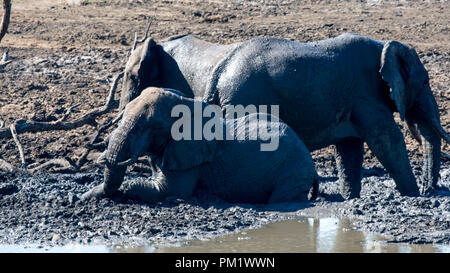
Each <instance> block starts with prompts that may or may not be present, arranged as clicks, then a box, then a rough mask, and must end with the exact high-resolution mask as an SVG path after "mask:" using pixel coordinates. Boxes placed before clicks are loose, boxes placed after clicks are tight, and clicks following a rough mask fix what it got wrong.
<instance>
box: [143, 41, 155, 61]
mask: <svg viewBox="0 0 450 273" xmlns="http://www.w3.org/2000/svg"><path fill="white" fill-rule="evenodd" d="M154 46H156V42H155V40H153V39H152V38H147V40H145V41H144V43H143V44H142V51H141V63H142V62H143V61H145V59H146V58H148V57H150V55H151V54H150V53H151V50H152V48H153V47H154Z"/></svg>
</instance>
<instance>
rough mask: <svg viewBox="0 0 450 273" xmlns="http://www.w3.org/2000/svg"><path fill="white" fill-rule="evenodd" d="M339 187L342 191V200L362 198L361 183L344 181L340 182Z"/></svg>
mask: <svg viewBox="0 0 450 273" xmlns="http://www.w3.org/2000/svg"><path fill="white" fill-rule="evenodd" d="M339 187H340V190H341V195H342V198H344V199H345V200H350V199H355V198H359V197H360V192H361V183H360V182H359V181H357V182H355V181H354V182H353V183H352V182H349V181H345V180H343V179H340V180H339Z"/></svg>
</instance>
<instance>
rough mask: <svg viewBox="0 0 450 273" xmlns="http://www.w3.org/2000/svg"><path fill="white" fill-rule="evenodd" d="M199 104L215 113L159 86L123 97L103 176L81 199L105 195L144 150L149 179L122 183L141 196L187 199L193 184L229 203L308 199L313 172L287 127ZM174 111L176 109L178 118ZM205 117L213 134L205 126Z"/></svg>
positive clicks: (153, 199) (313, 186)
mask: <svg viewBox="0 0 450 273" xmlns="http://www.w3.org/2000/svg"><path fill="white" fill-rule="evenodd" d="M208 107H209V108H208ZM176 109H178V110H180V111H181V110H182V111H181V112H176V111H177V110H176ZM207 109H208V110H211V109H216V111H217V112H215V113H216V114H217V113H220V114H221V109H220V108H218V107H217V106H215V107H212V108H211V105H208V104H206V103H204V102H201V101H199V100H194V99H190V98H186V97H182V96H180V95H179V94H176V93H173V92H171V91H170V90H167V89H161V88H147V89H145V90H144V91H143V92H142V93H141V95H139V96H138V97H137V98H136V99H134V100H133V101H131V102H130V103H128V104H127V106H126V107H125V112H124V115H123V118H122V120H121V121H120V124H119V125H118V127H117V128H116V129H115V130H114V131H113V132H112V133H111V135H110V137H109V144H108V147H107V149H106V150H105V152H104V153H103V154H102V156H100V157H99V162H104V163H105V171H104V182H103V183H102V184H100V185H98V186H96V187H95V188H93V189H92V190H91V191H89V192H87V193H85V194H84V195H83V196H82V197H81V199H82V200H86V199H89V198H93V197H105V196H112V195H113V194H114V193H116V192H117V190H118V189H119V187H120V186H121V185H122V182H123V180H124V175H125V172H126V168H127V166H128V165H130V164H132V163H133V162H135V161H136V160H137V158H138V157H140V156H144V155H149V156H151V157H152V162H153V163H154V164H155V165H156V167H157V169H158V171H157V172H155V173H154V175H153V177H152V181H149V182H145V183H142V182H140V183H137V182H136V183H128V184H126V185H125V189H124V191H125V193H126V194H127V196H129V197H132V198H138V199H141V200H143V201H146V202H157V201H161V200H163V199H164V198H166V197H168V196H177V197H182V198H188V197H190V196H192V195H193V193H194V192H195V191H196V190H197V189H202V190H206V191H207V192H209V193H210V194H213V195H215V196H217V197H219V198H221V199H223V200H225V201H227V202H231V203H279V202H290V201H306V200H308V198H309V199H311V198H315V196H316V194H317V186H318V185H317V183H318V176H317V173H316V171H315V168H314V163H313V161H312V158H311V155H310V154H309V151H308V150H307V148H306V147H305V145H304V144H303V143H302V142H301V140H300V139H299V138H298V136H297V134H296V133H295V132H294V131H293V130H292V129H291V128H290V127H289V126H287V125H286V124H284V123H283V122H282V121H279V120H278V118H276V117H275V116H271V115H270V114H265V113H253V114H250V115H245V116H243V117H240V118H237V119H223V118H221V117H219V116H215V115H214V116H213V115H210V114H208V115H206V114H205V113H206V112H207V111H208V110H207ZM174 111H175V112H174ZM174 113H175V114H174ZM176 113H183V116H182V117H183V118H184V119H180V115H179V114H176ZM203 116H209V117H213V118H211V119H208V118H206V119H205V118H203ZM186 118H187V119H186ZM181 121H183V122H181ZM180 122H181V123H180ZM181 124H182V126H181ZM211 124H214V126H212V127H214V130H211V132H212V131H214V135H211V134H208V133H207V132H209V131H208V130H206V128H212V127H208V126H211ZM195 126H200V127H195ZM174 128H175V129H174ZM177 128H178V129H177ZM180 128H182V130H180ZM189 128H190V129H192V130H190V129H189ZM198 128H200V131H198ZM192 131H194V133H193V136H192V133H191V132H192ZM197 132H200V136H196V133H197ZM217 132H222V133H221V134H218V135H216V133H217ZM186 133H187V134H188V135H185V134H186ZM271 144H274V145H273V146H272V147H268V146H267V145H271ZM264 145H266V146H264Z"/></svg>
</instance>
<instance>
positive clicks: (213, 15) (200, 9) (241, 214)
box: [0, 0, 450, 245]
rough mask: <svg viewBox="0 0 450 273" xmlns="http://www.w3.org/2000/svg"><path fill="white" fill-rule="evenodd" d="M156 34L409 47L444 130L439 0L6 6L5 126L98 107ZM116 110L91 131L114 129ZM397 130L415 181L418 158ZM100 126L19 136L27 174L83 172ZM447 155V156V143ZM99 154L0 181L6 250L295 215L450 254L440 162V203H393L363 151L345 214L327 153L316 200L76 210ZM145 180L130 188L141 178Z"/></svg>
mask: <svg viewBox="0 0 450 273" xmlns="http://www.w3.org/2000/svg"><path fill="white" fill-rule="evenodd" d="M153 17H154V18H155V20H154V21H153V23H152V28H151V36H152V37H153V38H154V39H156V40H157V41H163V40H166V39H168V38H169V37H171V36H175V35H180V34H186V33H192V34H195V35H197V36H199V37H201V38H203V39H205V40H208V41H212V42H220V43H232V42H237V41H244V40H247V39H249V38H253V37H267V36H276V37H284V38H288V39H294V40H298V41H315V40H320V39H324V38H328V37H334V36H337V35H339V34H341V33H344V32H355V33H359V34H363V35H367V36H370V37H373V38H375V39H386V40H393V39H395V40H398V41H401V42H405V43H409V44H411V45H413V46H414V47H415V48H416V50H417V52H418V54H419V56H420V57H421V60H422V62H423V63H424V65H425V67H426V68H427V69H428V71H429V74H430V83H431V87H432V89H433V92H434V94H435V96H436V100H437V102H438V105H439V107H440V113H441V123H442V125H443V127H444V128H445V129H446V130H447V131H450V114H449V111H448V110H449V109H450V103H449V102H450V100H449V97H450V88H449V87H450V81H449V77H450V76H449V75H450V65H449V64H450V39H449V37H450V26H449V22H450V3H449V2H448V1H447V2H445V1H443V2H438V1H427V2H421V1H417V2H416V1H383V2H382V4H379V3H376V1H368V3H367V2H366V1H348V2H337V1H287V0H286V1H219V0H216V1H163V0H156V1H131V0H130V1H101V0H99V1H96V0H94V1H49V0H39V1H31V0H18V1H14V2H13V7H12V18H11V24H10V27H9V32H8V34H7V35H6V36H5V38H4V39H3V40H2V41H1V43H0V52H3V51H4V50H5V49H6V48H9V49H10V53H9V55H10V57H11V59H12V60H13V62H12V63H11V64H9V65H8V66H6V68H5V69H4V70H3V71H0V119H1V120H2V121H4V123H5V126H9V124H11V123H12V122H17V121H18V122H20V121H21V120H37V121H53V120H57V119H58V118H60V117H61V116H62V115H63V114H64V112H65V111H66V109H67V108H68V107H70V106H71V105H74V104H76V103H82V104H81V106H80V107H78V108H77V109H76V110H75V111H74V113H73V114H72V116H71V117H69V119H73V118H76V117H79V116H81V115H83V114H84V113H86V111H89V110H90V109H92V108H93V107H97V106H100V105H102V104H103V102H104V100H105V97H106V95H107V92H108V88H109V80H111V79H112V77H113V75H115V74H116V73H117V72H119V71H121V70H122V69H123V66H124V63H125V61H126V55H127V53H128V51H129V49H130V46H131V44H132V43H133V39H134V32H136V31H137V32H139V33H142V32H143V31H144V29H145V26H146V24H147V22H148V20H149V19H150V18H153ZM115 115H116V112H114V111H113V112H112V113H110V114H108V115H105V116H103V117H101V118H99V119H98V120H97V121H98V122H99V123H102V122H104V121H105V120H107V119H109V118H112V117H114V116H115ZM399 126H400V127H401V128H402V130H403V132H404V134H405V138H406V142H407V147H408V150H409V152H410V156H411V161H412V164H413V167H414V171H415V173H416V175H420V164H421V155H422V151H421V147H420V146H419V145H418V144H417V143H416V142H415V141H413V139H412V138H411V136H410V134H409V133H408V132H407V131H406V130H404V128H405V127H406V126H404V124H402V123H401V122H399ZM94 131H95V128H94V127H92V126H90V125H86V126H83V127H81V128H78V129H75V130H71V131H55V132H44V133H34V134H31V133H26V134H22V135H21V136H20V137H21V143H22V145H23V146H24V150H25V158H26V163H27V164H33V163H44V162H46V161H48V160H49V159H51V158H64V157H67V158H70V159H72V160H77V158H79V157H80V156H81V154H82V153H83V152H84V145H85V144H86V142H87V141H89V139H90V136H91V134H92V133H94ZM443 149H444V150H445V151H447V152H449V151H450V146H448V144H444V145H443ZM97 156H98V153H96V152H92V153H91V154H90V156H89V162H88V163H87V164H86V165H85V166H84V167H83V168H82V170H81V172H79V173H77V174H59V173H54V171H55V169H52V168H50V169H48V170H45V171H44V172H43V173H41V174H38V175H35V176H30V175H27V174H22V173H14V174H0V211H1V216H0V243H8V244H18V243H25V244H26V243H38V244H50V245H51V244H58V245H60V244H66V243H68V242H82V243H90V242H101V243H106V244H111V243H117V242H125V243H129V244H142V243H149V242H153V241H161V240H163V241H164V240H179V239H189V238H205V237H209V236H216V235H221V234H224V233H228V232H236V231H238V230H240V229H242V228H248V227H257V226H260V225H261V224H264V223H266V222H268V221H273V220H277V219H283V218H285V217H292V216H295V215H312V216H324V215H327V216H330V215H334V216H338V217H351V218H355V219H357V220H358V221H357V222H356V223H355V228H357V229H360V230H365V231H373V232H377V233H380V234H384V235H387V236H389V237H390V238H391V241H393V242H415V243H444V244H449V243H450V231H449V230H450V227H449V225H450V224H449V222H450V197H449V195H450V191H449V190H448V188H449V186H450V163H449V162H443V166H442V170H441V178H442V179H441V180H442V181H441V182H440V183H441V186H443V190H442V191H438V192H435V193H433V194H432V195H431V196H426V197H418V198H410V197H400V196H399V195H398V193H397V192H396V191H395V190H394V189H393V187H394V183H393V181H392V180H391V179H390V178H389V177H388V176H387V175H386V173H385V172H384V171H383V169H382V167H381V165H380V164H379V163H378V161H377V160H376V158H375V157H374V156H373V155H372V154H371V152H370V151H369V150H367V149H366V154H365V163H364V167H365V172H364V173H365V178H364V180H363V192H362V196H361V198H360V199H356V200H352V201H345V202H343V201H342V199H341V198H340V196H339V194H338V191H337V182H336V176H337V171H336V168H335V165H334V156H333V153H332V149H331V148H327V149H322V150H320V151H315V152H314V153H313V156H314V159H315V163H316V166H317V169H318V172H319V174H320V175H321V176H322V179H321V186H320V188H321V195H320V198H319V200H317V201H315V202H312V203H307V204H283V205H279V206H272V207H270V206H269V207H268V206H247V205H231V204H226V203H222V202H220V201H218V200H214V199H211V198H207V197H204V196H200V197H198V198H195V199H193V200H167V201H166V202H164V203H161V204H156V205H148V204H141V203H135V202H132V201H127V200H122V199H121V197H120V196H118V197H117V198H116V199H115V200H110V199H105V200H101V201H92V202H88V203H81V202H79V201H78V200H77V198H76V196H77V195H78V194H80V193H82V192H85V191H86V190H88V189H90V188H91V187H93V186H94V185H96V184H98V183H100V181H101V178H102V176H101V172H102V168H101V166H96V165H95V164H94V160H95V158H96V157H97ZM0 158H2V159H4V160H6V161H8V162H10V163H12V164H13V165H15V166H17V167H19V166H20V159H19V153H18V151H17V147H16V145H15V143H14V141H13V140H12V139H1V140H0ZM139 171H140V169H139V168H134V169H132V170H131V171H130V176H129V177H128V178H127V179H144V177H145V176H146V175H147V174H145V173H140V172H139Z"/></svg>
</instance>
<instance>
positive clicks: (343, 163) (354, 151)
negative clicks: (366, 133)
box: [335, 138, 364, 200]
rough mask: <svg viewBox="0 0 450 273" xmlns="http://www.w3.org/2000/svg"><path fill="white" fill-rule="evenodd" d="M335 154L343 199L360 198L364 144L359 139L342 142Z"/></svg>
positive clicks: (336, 146)
mask: <svg viewBox="0 0 450 273" xmlns="http://www.w3.org/2000/svg"><path fill="white" fill-rule="evenodd" d="M335 153H336V165H337V169H338V172H339V186H340V190H341V194H342V197H343V198H344V199H347V200H348V199H352V198H359V194H360V192H361V169H362V163H363V156H364V142H363V141H362V140H361V139H357V138H351V139H346V140H343V141H340V142H339V143H336V145H335Z"/></svg>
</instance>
